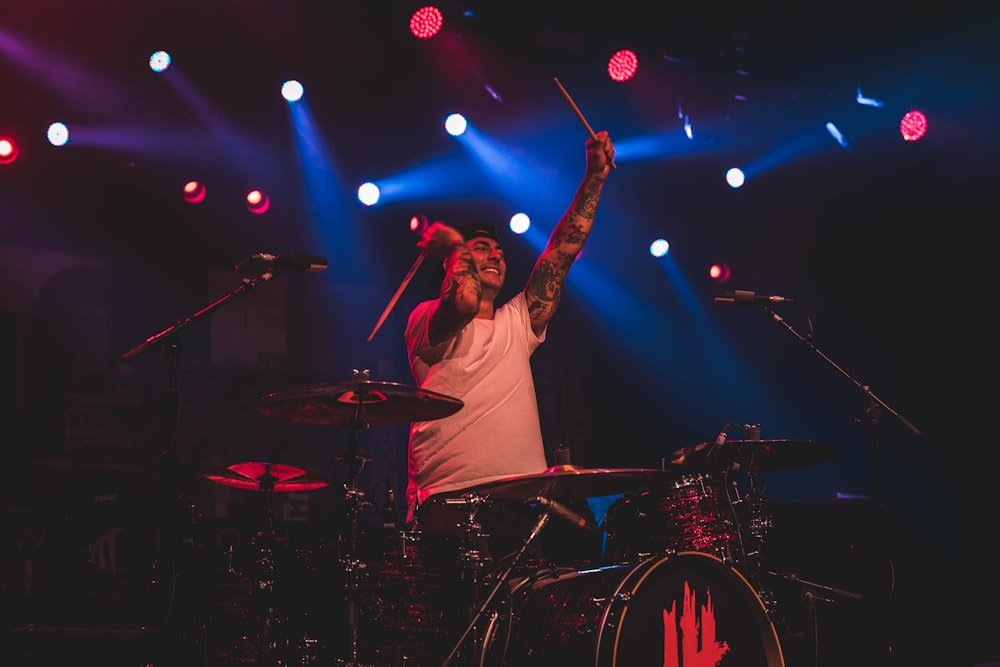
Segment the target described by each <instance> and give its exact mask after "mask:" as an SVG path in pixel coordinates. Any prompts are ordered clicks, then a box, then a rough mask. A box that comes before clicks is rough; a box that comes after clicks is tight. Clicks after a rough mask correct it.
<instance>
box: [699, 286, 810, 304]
mask: <svg viewBox="0 0 1000 667" xmlns="http://www.w3.org/2000/svg"><path fill="white" fill-rule="evenodd" d="M715 302H716V303H733V304H736V305H737V306H742V305H746V304H751V303H795V300H794V299H790V298H788V297H787V296H774V295H771V294H757V293H756V292H748V291H746V290H741V289H737V290H732V289H727V290H722V291H719V292H716V293H715Z"/></svg>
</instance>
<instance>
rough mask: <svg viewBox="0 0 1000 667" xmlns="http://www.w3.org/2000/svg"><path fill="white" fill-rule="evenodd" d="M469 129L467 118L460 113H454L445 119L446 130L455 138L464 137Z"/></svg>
mask: <svg viewBox="0 0 1000 667" xmlns="http://www.w3.org/2000/svg"><path fill="white" fill-rule="evenodd" d="M467 127H468V123H466V121H465V116H463V115H462V114H460V113H453V114H451V115H450V116H448V117H447V118H445V119H444V129H445V130H447V131H448V134H450V135H451V136H453V137H457V136H460V135H462V134H463V133H464V132H465V130H466V128H467Z"/></svg>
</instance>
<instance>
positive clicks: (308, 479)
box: [202, 461, 333, 492]
mask: <svg viewBox="0 0 1000 667" xmlns="http://www.w3.org/2000/svg"><path fill="white" fill-rule="evenodd" d="M202 476H203V477H205V478H206V479H210V480H212V481H213V482H217V483H219V484H223V485H225V486H232V487H234V488H237V489H247V490H249V491H278V492H284V491H311V490H313V489H322V488H323V487H325V486H330V484H332V483H333V480H331V479H330V478H329V477H327V476H326V475H324V474H323V473H321V472H318V471H315V470H308V469H305V468H296V467H294V466H288V465H283V464H281V463H258V462H256V461H247V462H245V463H234V464H232V465H228V466H227V465H221V466H213V467H211V468H208V469H207V470H205V471H204V472H203V473H202Z"/></svg>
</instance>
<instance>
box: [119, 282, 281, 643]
mask: <svg viewBox="0 0 1000 667" xmlns="http://www.w3.org/2000/svg"><path fill="white" fill-rule="evenodd" d="M276 273H277V269H276V268H275V267H271V268H269V269H268V270H267V271H266V272H264V273H262V274H261V275H259V276H257V277H255V278H244V279H243V281H242V284H241V285H240V286H239V287H237V288H236V289H235V290H233V291H232V292H230V293H229V294H227V295H225V296H223V297H222V298H220V299H218V300H216V301H215V302H213V303H211V304H209V305H208V306H206V307H204V308H202V309H201V310H199V311H197V312H196V313H194V314H192V315H189V316H188V317H185V318H182V319H179V320H177V321H176V322H174V323H173V324H172V325H170V326H169V327H167V328H166V329H164V330H163V331H161V332H160V333H158V334H154V335H152V336H150V337H149V338H147V339H146V340H144V341H143V342H141V343H139V344H138V345H136V346H135V347H134V348H132V349H131V350H129V351H128V352H125V353H124V354H122V355H121V357H119V358H120V359H121V361H122V362H124V363H131V362H133V361H135V360H136V359H138V358H139V357H140V356H142V355H143V354H145V353H146V352H148V351H149V350H152V349H153V348H160V349H161V350H163V353H164V356H165V357H166V361H167V369H168V374H167V388H166V392H167V406H166V432H165V433H164V439H163V447H162V449H161V451H160V461H161V465H162V474H163V481H162V487H161V490H160V504H161V506H160V530H161V531H162V534H161V537H160V539H159V540H158V545H157V552H158V553H157V558H156V560H157V561H160V560H162V558H163V555H164V553H167V552H170V553H173V552H174V549H175V548H176V543H177V536H176V535H175V521H174V519H175V517H174V506H175V501H176V499H177V477H178V463H177V442H176V436H177V421H178V418H179V415H180V396H179V393H178V384H179V383H178V370H177V369H178V360H179V358H180V349H181V347H180V345H179V344H178V342H177V339H178V335H179V334H180V332H181V331H183V330H184V329H186V328H187V327H189V326H190V325H191V324H193V323H194V322H195V321H196V320H199V319H201V318H202V317H205V316H206V315H209V314H211V313H213V312H214V311H216V310H218V309H219V308H221V307H222V306H223V305H225V304H226V303H228V302H229V301H231V300H232V299H235V298H236V297H238V296H242V295H244V294H246V293H247V292H249V291H250V290H251V289H253V288H255V287H257V285H259V284H260V283H262V282H265V281H268V280H271V279H272V278H273V277H274V276H275V275H276ZM164 545H167V547H165V546H164ZM172 570H173V568H171V571H172ZM173 580H174V578H173V577H171V582H172V583H171V588H172V587H173V585H174V584H173ZM170 599H173V593H172V591H171V595H170ZM171 609H172V605H169V606H168V608H167V611H166V614H165V616H164V619H163V623H162V625H161V629H160V637H159V641H160V642H162V639H163V637H162V631H163V628H165V627H166V626H167V623H168V622H169V617H170V614H171ZM158 648H159V645H158Z"/></svg>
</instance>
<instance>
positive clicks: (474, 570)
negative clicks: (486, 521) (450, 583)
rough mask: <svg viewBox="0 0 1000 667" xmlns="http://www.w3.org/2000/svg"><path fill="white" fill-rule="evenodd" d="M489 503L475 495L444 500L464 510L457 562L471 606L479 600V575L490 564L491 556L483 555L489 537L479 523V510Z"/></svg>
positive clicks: (483, 497)
mask: <svg viewBox="0 0 1000 667" xmlns="http://www.w3.org/2000/svg"><path fill="white" fill-rule="evenodd" d="M491 502H492V501H491V500H490V498H488V497H487V496H483V495H480V494H477V493H465V494H463V495H462V497H460V498H445V499H444V504H445V505H460V506H461V507H463V508H464V510H465V513H464V520H463V521H462V522H461V523H460V524H459V525H458V526H457V527H458V528H460V529H461V542H460V544H459V556H458V560H459V566H460V568H461V570H462V579H463V580H464V581H465V582H466V584H467V588H468V591H469V600H470V603H471V604H472V605H473V606H474V605H475V602H476V600H478V599H479V589H480V587H481V584H482V581H481V576H480V575H481V573H482V571H483V569H484V568H485V567H486V566H488V565H489V564H490V562H492V555H490V554H489V553H486V554H484V553H483V548H484V547H485V545H486V542H485V540H487V539H489V537H490V535H489V534H488V533H486V532H484V531H483V527H482V524H480V522H479V510H480V508H481V507H483V506H484V505H488V504H490V503H491ZM470 613H471V611H470Z"/></svg>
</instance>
